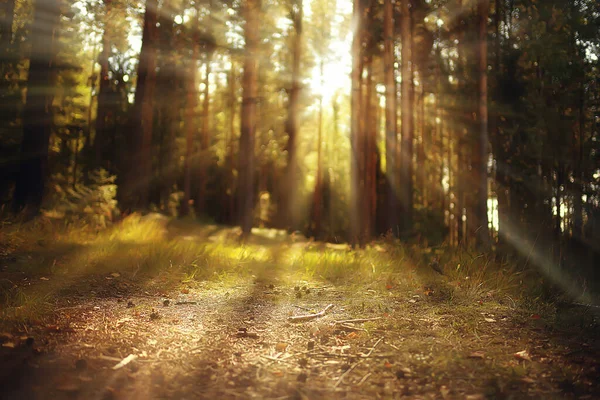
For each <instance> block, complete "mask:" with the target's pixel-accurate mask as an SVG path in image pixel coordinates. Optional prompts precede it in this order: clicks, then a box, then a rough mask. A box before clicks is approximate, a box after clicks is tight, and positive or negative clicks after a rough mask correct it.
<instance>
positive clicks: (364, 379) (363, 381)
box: [357, 372, 373, 386]
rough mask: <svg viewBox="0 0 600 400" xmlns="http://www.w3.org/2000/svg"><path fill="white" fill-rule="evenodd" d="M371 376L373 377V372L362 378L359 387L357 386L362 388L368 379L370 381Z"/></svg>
mask: <svg viewBox="0 0 600 400" xmlns="http://www.w3.org/2000/svg"><path fill="white" fill-rule="evenodd" d="M371 375H373V373H372V372H369V373H368V374H366V375H365V376H363V377H362V379H361V380H360V382H358V385H357V386H360V385H362V384H363V383H365V381H366V380H367V379H369V377H370V376H371Z"/></svg>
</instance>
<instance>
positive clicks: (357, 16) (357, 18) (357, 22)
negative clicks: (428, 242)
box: [349, 0, 362, 246]
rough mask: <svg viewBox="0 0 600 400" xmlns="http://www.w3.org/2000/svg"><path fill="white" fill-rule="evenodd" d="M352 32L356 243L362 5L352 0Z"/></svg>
mask: <svg viewBox="0 0 600 400" xmlns="http://www.w3.org/2000/svg"><path fill="white" fill-rule="evenodd" d="M352 19H353V24H354V34H353V37H352V73H351V80H352V82H351V88H352V92H351V93H350V142H351V143H350V149H351V154H350V179H351V181H350V216H349V218H350V242H351V243H352V245H353V246H355V245H357V244H358V239H359V235H360V227H361V224H360V221H361V218H360V215H361V214H360V213H361V209H360V199H359V197H360V195H361V194H360V190H359V188H360V161H359V158H360V117H361V115H360V112H361V107H360V103H361V75H362V62H361V57H362V7H361V0H354V2H353V9H352Z"/></svg>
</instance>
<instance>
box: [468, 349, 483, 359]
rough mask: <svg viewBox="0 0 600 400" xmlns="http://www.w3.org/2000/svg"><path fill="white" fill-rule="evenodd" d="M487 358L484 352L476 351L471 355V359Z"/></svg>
mask: <svg viewBox="0 0 600 400" xmlns="http://www.w3.org/2000/svg"><path fill="white" fill-rule="evenodd" d="M484 357H485V353H484V352H483V351H474V352H472V353H471V354H469V358H479V359H483V358H484Z"/></svg>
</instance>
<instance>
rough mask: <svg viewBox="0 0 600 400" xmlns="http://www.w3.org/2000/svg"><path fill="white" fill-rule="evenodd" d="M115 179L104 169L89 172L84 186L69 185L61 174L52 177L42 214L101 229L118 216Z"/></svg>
mask: <svg viewBox="0 0 600 400" xmlns="http://www.w3.org/2000/svg"><path fill="white" fill-rule="evenodd" d="M115 180H116V176H114V175H109V173H108V172H107V171H106V170H104V169H98V170H95V171H92V172H90V176H89V183H88V184H87V185H85V184H83V183H79V184H76V185H73V184H72V183H69V181H68V179H67V178H66V177H65V176H63V175H62V174H56V175H54V176H52V179H51V184H50V193H49V194H48V196H47V200H46V202H45V205H44V210H46V211H45V214H46V215H48V216H54V217H58V218H65V219H67V220H68V221H81V222H85V223H88V224H90V225H93V226H96V227H99V228H105V227H106V226H107V225H109V224H110V223H111V222H112V221H113V220H114V219H115V217H116V216H117V215H118V214H119V209H118V207H117V200H116V196H117V185H116V184H115Z"/></svg>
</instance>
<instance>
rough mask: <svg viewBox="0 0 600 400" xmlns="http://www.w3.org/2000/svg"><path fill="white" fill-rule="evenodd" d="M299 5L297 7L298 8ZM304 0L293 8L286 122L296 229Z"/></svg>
mask: <svg viewBox="0 0 600 400" xmlns="http://www.w3.org/2000/svg"><path fill="white" fill-rule="evenodd" d="M296 7H297V9H296ZM302 19H303V10H302V0H297V1H296V2H295V3H294V7H293V10H292V25H293V27H294V30H295V36H294V43H293V53H292V87H291V89H290V94H289V103H288V119H287V122H286V131H287V134H288V141H287V145H286V150H287V172H286V176H287V182H286V185H285V186H286V193H285V196H284V199H285V200H284V201H285V206H284V207H285V217H284V219H285V220H286V222H285V224H286V226H287V228H288V229H290V230H295V229H298V228H299V225H298V224H299V221H298V202H297V197H298V196H297V193H296V192H297V187H296V185H297V180H298V176H297V174H298V160H297V143H296V142H297V140H298V139H297V136H298V106H299V100H300V85H301V83H300V81H301V76H300V57H301V49H302V43H301V41H302Z"/></svg>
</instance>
